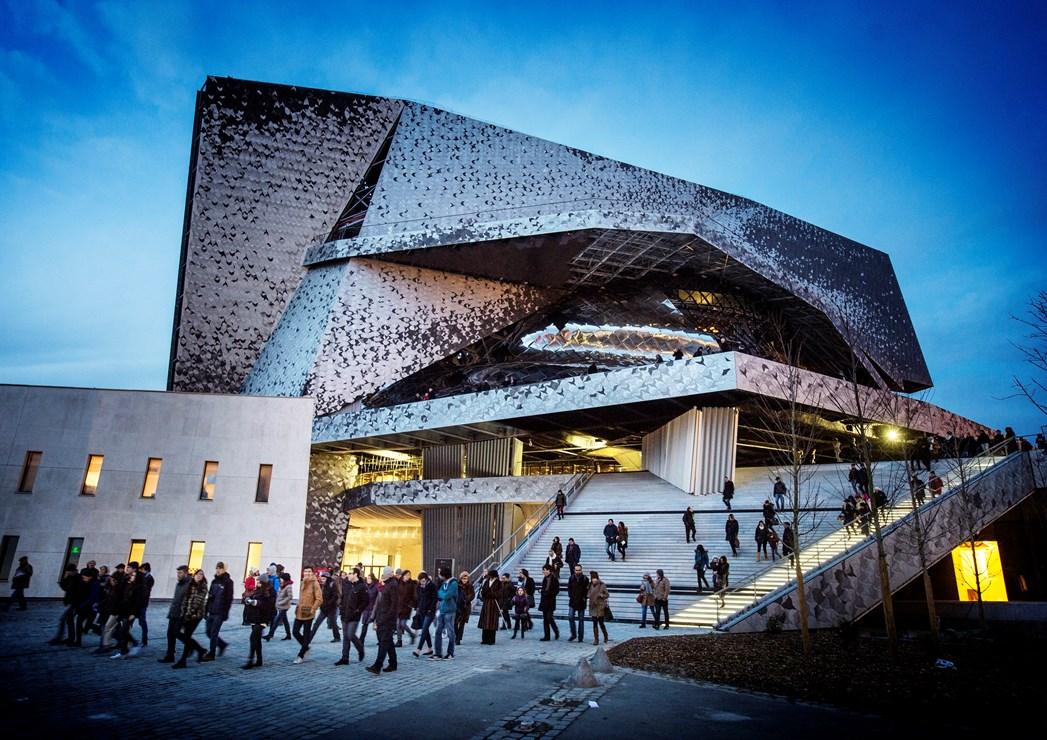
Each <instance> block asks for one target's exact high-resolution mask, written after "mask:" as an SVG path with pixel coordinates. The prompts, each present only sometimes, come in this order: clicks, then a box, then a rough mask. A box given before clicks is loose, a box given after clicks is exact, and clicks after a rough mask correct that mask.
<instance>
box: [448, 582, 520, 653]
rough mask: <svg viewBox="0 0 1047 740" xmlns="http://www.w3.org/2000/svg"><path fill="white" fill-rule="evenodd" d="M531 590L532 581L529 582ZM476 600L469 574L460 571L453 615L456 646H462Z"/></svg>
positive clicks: (474, 589)
mask: <svg viewBox="0 0 1047 740" xmlns="http://www.w3.org/2000/svg"><path fill="white" fill-rule="evenodd" d="M531 586H532V590H533V588H534V581H531ZM475 599H476V588H475V587H474V586H473V584H471V583H470V582H469V574H468V573H467V572H466V571H464V570H463V571H462V572H461V573H460V574H459V575H458V608H457V610H456V611H455V615H454V641H455V644H456V645H461V644H462V638H463V637H465V625H467V624H469V617H470V616H471V615H472V613H473V601H474V600H475Z"/></svg>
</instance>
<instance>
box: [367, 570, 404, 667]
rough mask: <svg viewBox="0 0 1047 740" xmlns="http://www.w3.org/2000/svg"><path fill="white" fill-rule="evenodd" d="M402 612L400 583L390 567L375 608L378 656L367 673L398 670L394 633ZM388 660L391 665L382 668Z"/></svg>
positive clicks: (383, 571)
mask: <svg viewBox="0 0 1047 740" xmlns="http://www.w3.org/2000/svg"><path fill="white" fill-rule="evenodd" d="M399 611H400V581H399V580H398V579H397V577H396V573H395V572H394V571H393V569H392V568H391V567H389V566H388V565H387V566H385V568H384V569H383V570H382V590H381V591H380V592H379V593H378V603H377V604H375V607H374V631H375V633H376V634H377V635H378V655H377V656H375V661H374V663H372V664H371V665H369V666H367V671H368V672H370V673H373V674H374V675H376V676H377V675H378V674H379V673H381V672H383V671H384V672H385V673H392V672H393V671H395V670H396V644H395V643H394V642H393V633H394V632H395V631H396V619H397V615H398V614H399ZM387 658H388V660H389V664H388V665H386V666H385V668H383V667H382V664H383V663H385V662H386V659H387Z"/></svg>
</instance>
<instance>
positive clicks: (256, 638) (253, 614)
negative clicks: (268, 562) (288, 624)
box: [241, 577, 276, 670]
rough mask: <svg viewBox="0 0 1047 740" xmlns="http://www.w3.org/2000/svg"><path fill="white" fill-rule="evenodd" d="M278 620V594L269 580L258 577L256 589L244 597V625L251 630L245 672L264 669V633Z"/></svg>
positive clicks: (244, 666)
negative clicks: (268, 626) (274, 591)
mask: <svg viewBox="0 0 1047 740" xmlns="http://www.w3.org/2000/svg"><path fill="white" fill-rule="evenodd" d="M275 618H276V594H275V593H273V587H272V585H271V584H270V583H269V579H268V578H262V577H258V578H256V579H255V580H254V588H253V589H251V590H250V591H249V592H247V594H246V595H245V596H244V624H245V625H247V626H249V627H250V628H251V637H250V640H249V643H250V646H251V649H250V651H249V652H248V654H247V662H246V663H245V664H244V665H243V666H241V668H243V669H244V670H249V669H251V668H261V667H262V633H263V632H264V631H265V628H266V626H267V625H270V624H272V622H273V619H275Z"/></svg>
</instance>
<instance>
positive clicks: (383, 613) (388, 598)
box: [373, 576, 401, 630]
mask: <svg viewBox="0 0 1047 740" xmlns="http://www.w3.org/2000/svg"><path fill="white" fill-rule="evenodd" d="M400 587H401V586H400V582H399V581H398V580H397V579H396V577H395V576H393V577H391V578H389V580H387V581H385V585H384V586H383V587H382V590H381V593H379V594H378V603H377V604H375V607H374V612H373V615H374V627H375V629H379V630H392V629H395V628H396V618H397V616H398V614H399V613H400Z"/></svg>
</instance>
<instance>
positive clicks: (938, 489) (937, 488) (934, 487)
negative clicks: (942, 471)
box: [877, 470, 945, 506]
mask: <svg viewBox="0 0 1047 740" xmlns="http://www.w3.org/2000/svg"><path fill="white" fill-rule="evenodd" d="M927 488H928V489H930V491H931V498H938V497H939V496H941V495H942V489H944V488H945V483H943V482H942V479H941V478H939V477H938V474H937V473H935V472H934V471H933V470H932V471H931V472H930V475H928V476H927ZM877 506H879V504H877Z"/></svg>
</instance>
